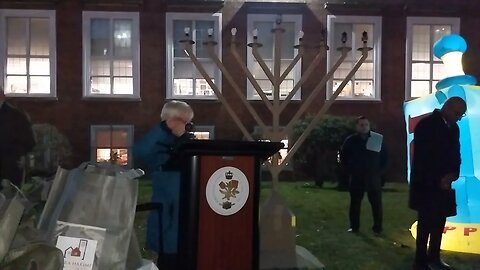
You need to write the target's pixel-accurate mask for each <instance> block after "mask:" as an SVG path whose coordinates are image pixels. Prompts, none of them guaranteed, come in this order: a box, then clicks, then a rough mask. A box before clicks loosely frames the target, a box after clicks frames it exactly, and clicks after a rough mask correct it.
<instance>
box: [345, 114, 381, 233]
mask: <svg viewBox="0 0 480 270" xmlns="http://www.w3.org/2000/svg"><path fill="white" fill-rule="evenodd" d="M355 128H356V131H357V132H356V133H355V134H353V135H351V136H350V137H348V138H347V139H346V140H345V142H344V143H343V146H342V148H341V150H340V160H341V162H342V165H343V166H344V167H345V168H346V170H347V173H348V175H349V177H350V185H349V190H350V229H349V230H348V231H349V232H354V233H356V232H358V231H359V229H360V208H361V205H362V200H363V196H364V194H365V192H367V194H368V200H369V202H370V205H371V206H372V213H373V227H372V230H373V232H374V233H375V234H376V235H380V234H381V233H382V231H383V225H382V177H381V176H382V175H383V173H384V171H385V168H386V165H387V153H386V149H385V146H384V144H383V136H382V135H381V134H378V133H376V132H373V131H371V130H370V121H369V120H368V119H367V118H366V117H364V116H360V117H358V118H357V119H356V122H355Z"/></svg>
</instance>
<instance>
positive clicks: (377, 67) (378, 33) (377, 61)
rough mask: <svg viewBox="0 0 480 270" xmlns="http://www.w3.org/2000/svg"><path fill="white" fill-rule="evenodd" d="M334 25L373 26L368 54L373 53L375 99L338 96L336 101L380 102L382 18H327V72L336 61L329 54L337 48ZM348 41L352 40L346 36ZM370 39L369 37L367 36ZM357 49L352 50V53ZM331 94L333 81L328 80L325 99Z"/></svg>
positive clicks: (329, 16) (333, 16) (330, 16)
mask: <svg viewBox="0 0 480 270" xmlns="http://www.w3.org/2000/svg"><path fill="white" fill-rule="evenodd" d="M335 23H353V24H356V23H359V24H360V23H365V24H367V23H368V24H373V25H374V27H373V31H374V33H373V37H374V39H375V40H374V41H373V50H372V51H370V52H369V54H371V53H373V67H374V78H373V81H374V85H375V97H374V98H367V97H341V96H338V97H337V98H336V100H348V101H381V100H382V91H381V87H382V81H381V78H382V69H381V68H382V63H381V62H382V17H381V16H335V15H328V16H327V45H328V46H329V48H330V50H328V52H327V68H328V70H330V69H331V67H332V66H333V65H334V63H335V62H336V61H337V59H333V57H332V56H331V52H334V51H335V50H336V49H337V48H334V45H333V44H334V43H333V39H334V35H335V32H334V29H333V26H334V25H335ZM348 38H349V39H351V38H352V36H351V34H350V35H349V36H348ZM369 38H371V35H370V36H369ZM357 49H358V48H352V52H353V51H355V50H357ZM332 94H333V81H332V80H329V81H328V83H327V94H326V97H327V99H330V97H331V95H332Z"/></svg>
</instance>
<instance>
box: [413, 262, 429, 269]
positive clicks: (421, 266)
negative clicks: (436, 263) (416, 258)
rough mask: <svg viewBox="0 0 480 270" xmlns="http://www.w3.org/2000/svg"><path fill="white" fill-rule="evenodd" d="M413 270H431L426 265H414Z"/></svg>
mask: <svg viewBox="0 0 480 270" xmlns="http://www.w3.org/2000/svg"><path fill="white" fill-rule="evenodd" d="M412 269H413V270H432V268H430V266H429V265H428V263H414V264H413V268H412Z"/></svg>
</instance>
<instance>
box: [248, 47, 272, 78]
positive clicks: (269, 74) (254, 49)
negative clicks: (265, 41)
mask: <svg viewBox="0 0 480 270" xmlns="http://www.w3.org/2000/svg"><path fill="white" fill-rule="evenodd" d="M252 54H253V57H254V58H255V60H256V61H257V62H258V64H259V65H260V67H261V68H262V70H263V72H265V75H267V78H268V79H269V80H270V82H271V83H272V84H274V83H275V79H274V78H273V74H272V72H271V71H270V68H269V67H268V66H267V64H265V61H264V60H263V58H262V56H260V54H259V53H258V48H257V47H255V46H254V47H252Z"/></svg>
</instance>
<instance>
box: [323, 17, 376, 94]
mask: <svg viewBox="0 0 480 270" xmlns="http://www.w3.org/2000/svg"><path fill="white" fill-rule="evenodd" d="M327 28H328V38H327V40H328V46H329V47H330V50H329V51H328V57H327V62H328V68H329V69H330V68H331V67H332V66H333V65H334V64H335V63H336V62H337V60H338V59H339V58H340V56H341V52H340V51H337V48H339V47H342V46H343V45H344V44H343V42H342V34H343V33H346V34H347V40H346V43H345V46H346V47H351V48H352V51H351V52H349V53H348V55H347V57H346V58H345V61H343V63H342V64H341V65H340V66H339V67H338V69H337V70H336V71H335V73H334V74H333V79H332V80H330V81H329V83H328V92H327V98H329V97H330V96H331V95H332V94H333V93H334V92H335V91H336V90H337V89H338V87H339V86H340V85H341V84H342V82H343V80H344V79H345V78H346V77H347V74H348V73H349V72H350V71H351V70H352V68H353V67H354V65H355V63H356V62H357V61H358V60H359V59H360V58H361V57H362V52H361V51H358V50H357V49H358V48H361V47H363V41H362V35H363V32H367V34H368V41H367V46H368V47H372V48H373V50H372V51H370V52H369V54H368V57H367V59H366V60H365V62H363V64H362V65H361V66H360V68H359V69H358V71H357V72H356V73H355V75H354V76H353V77H352V79H351V80H350V81H349V82H347V84H346V85H345V87H344V88H343V90H342V92H341V93H340V95H339V96H338V99H351V100H379V99H380V59H381V52H380V51H381V33H382V30H381V28H382V19H381V17H368V16H366V17H359V16H333V15H329V16H328V20H327Z"/></svg>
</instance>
